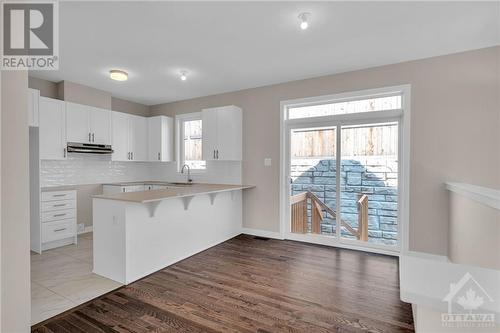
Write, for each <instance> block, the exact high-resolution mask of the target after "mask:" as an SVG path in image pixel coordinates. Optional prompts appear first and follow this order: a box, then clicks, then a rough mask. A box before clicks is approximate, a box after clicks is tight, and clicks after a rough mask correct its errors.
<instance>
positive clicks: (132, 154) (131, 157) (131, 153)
mask: <svg viewBox="0 0 500 333" xmlns="http://www.w3.org/2000/svg"><path fill="white" fill-rule="evenodd" d="M130 159H131V160H133V159H134V152H133V151H132V152H130Z"/></svg>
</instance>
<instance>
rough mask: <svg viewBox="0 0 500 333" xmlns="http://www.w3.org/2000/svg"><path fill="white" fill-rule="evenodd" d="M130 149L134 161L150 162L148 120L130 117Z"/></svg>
mask: <svg viewBox="0 0 500 333" xmlns="http://www.w3.org/2000/svg"><path fill="white" fill-rule="evenodd" d="M129 124H130V125H129V128H130V135H129V147H130V148H131V150H130V152H131V153H132V160H133V161H147V160H148V156H149V154H148V119H147V118H145V117H141V116H135V115H130V123H129Z"/></svg>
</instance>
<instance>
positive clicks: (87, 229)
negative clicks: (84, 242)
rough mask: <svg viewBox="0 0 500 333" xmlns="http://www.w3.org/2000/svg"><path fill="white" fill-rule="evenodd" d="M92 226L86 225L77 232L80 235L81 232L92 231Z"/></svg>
mask: <svg viewBox="0 0 500 333" xmlns="http://www.w3.org/2000/svg"><path fill="white" fill-rule="evenodd" d="M92 230H93V228H92V226H91V225H88V226H86V227H85V228H84V229H83V231H80V232H79V233H78V234H79V235H81V234H86V233H89V232H92Z"/></svg>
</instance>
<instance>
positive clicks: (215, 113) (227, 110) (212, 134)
mask: <svg viewBox="0 0 500 333" xmlns="http://www.w3.org/2000/svg"><path fill="white" fill-rule="evenodd" d="M201 114H202V121H203V146H202V149H203V159H204V160H221V161H241V160H242V133H241V132H242V117H243V112H242V110H241V109H240V108H238V107H236V106H234V105H231V106H224V107H220V108H211V109H205V110H202V113H201Z"/></svg>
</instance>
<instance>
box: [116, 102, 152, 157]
mask: <svg viewBox="0 0 500 333" xmlns="http://www.w3.org/2000/svg"><path fill="white" fill-rule="evenodd" d="M111 114H112V116H111V118H112V132H113V140H112V146H113V150H114V152H113V155H111V159H112V160H113V161H147V160H148V119H147V118H145V117H140V116H135V115H131V114H127V113H122V112H116V111H111Z"/></svg>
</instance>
